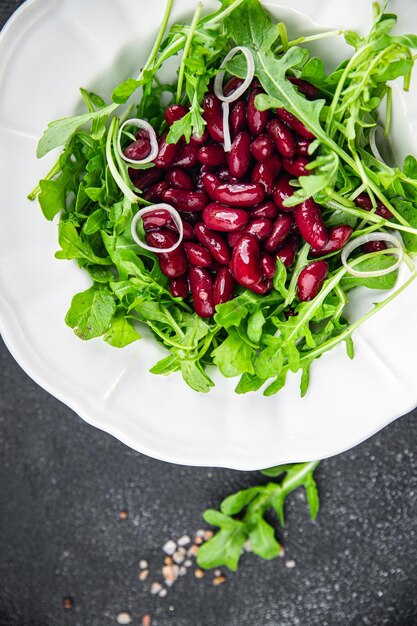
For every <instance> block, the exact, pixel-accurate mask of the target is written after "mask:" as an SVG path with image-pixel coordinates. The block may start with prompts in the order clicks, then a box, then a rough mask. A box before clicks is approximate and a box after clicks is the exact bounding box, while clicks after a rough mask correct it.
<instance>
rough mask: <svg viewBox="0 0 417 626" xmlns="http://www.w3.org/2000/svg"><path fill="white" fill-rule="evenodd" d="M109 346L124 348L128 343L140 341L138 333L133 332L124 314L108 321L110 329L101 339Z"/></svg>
mask: <svg viewBox="0 0 417 626" xmlns="http://www.w3.org/2000/svg"><path fill="white" fill-rule="evenodd" d="M103 339H104V341H107V343H109V344H110V345H111V346H114V347H115V348H124V347H125V346H128V345H129V344H130V343H133V342H134V341H137V340H138V339H140V335H139V333H138V332H137V331H136V330H135V328H134V327H133V326H132V324H131V323H130V322H129V320H128V319H127V318H126V316H125V314H124V313H120V314H119V315H115V316H114V317H113V318H112V319H111V321H110V328H109V329H108V331H107V332H106V333H105V335H104V337H103Z"/></svg>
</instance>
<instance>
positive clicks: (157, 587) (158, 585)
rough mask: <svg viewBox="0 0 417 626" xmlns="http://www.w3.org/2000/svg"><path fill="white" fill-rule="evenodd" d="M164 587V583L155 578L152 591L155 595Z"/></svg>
mask: <svg viewBox="0 0 417 626" xmlns="http://www.w3.org/2000/svg"><path fill="white" fill-rule="evenodd" d="M161 589H162V585H161V583H159V582H158V581H157V580H155V581H154V582H153V583H152V585H151V593H152V594H153V595H155V594H156V593H159V592H160V591H161Z"/></svg>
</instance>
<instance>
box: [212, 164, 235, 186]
mask: <svg viewBox="0 0 417 626" xmlns="http://www.w3.org/2000/svg"><path fill="white" fill-rule="evenodd" d="M216 176H217V178H218V179H219V181H221V182H222V183H239V182H240V180H239V179H238V178H236V176H232V175H231V173H230V172H229V170H228V169H227V167H221V168H220V169H219V170H217V172H216Z"/></svg>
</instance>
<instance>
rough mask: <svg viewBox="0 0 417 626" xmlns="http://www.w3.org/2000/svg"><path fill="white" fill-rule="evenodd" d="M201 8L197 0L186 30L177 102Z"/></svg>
mask: <svg viewBox="0 0 417 626" xmlns="http://www.w3.org/2000/svg"><path fill="white" fill-rule="evenodd" d="M202 9H203V5H202V3H201V2H199V3H198V4H197V8H196V10H195V11H194V16H193V20H192V22H191V24H190V28H189V31H188V35H187V39H186V41H185V46H184V52H183V53H182V59H181V65H180V69H179V72H178V84H177V102H180V101H181V94H182V86H183V83H184V73H185V62H186V60H187V57H188V53H189V52H190V48H191V42H192V40H193V37H194V33H195V29H196V26H197V22H198V20H199V19H200V15H201V11H202Z"/></svg>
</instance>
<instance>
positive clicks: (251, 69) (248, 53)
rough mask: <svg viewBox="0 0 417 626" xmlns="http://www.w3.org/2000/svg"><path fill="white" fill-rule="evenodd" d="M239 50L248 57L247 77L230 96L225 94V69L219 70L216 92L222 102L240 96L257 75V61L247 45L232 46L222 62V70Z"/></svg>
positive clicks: (215, 80)
mask: <svg viewBox="0 0 417 626" xmlns="http://www.w3.org/2000/svg"><path fill="white" fill-rule="evenodd" d="M238 52H241V53H242V54H243V55H244V57H245V59H246V63H247V66H248V67H247V74H246V78H245V80H244V81H243V83H242V84H241V85H240V86H239V87H238V88H237V89H235V91H234V92H233V93H231V94H230V95H229V96H225V95H224V93H223V79H224V75H225V70H223V71H220V72H218V73H217V74H216V77H215V79H214V93H215V95H216V96H217V97H218V99H219V100H221V101H222V102H229V103H230V102H234V101H235V100H237V99H238V98H240V96H241V95H242V94H243V93H244V92H245V91H246V89H247V88H248V87H249V85H250V84H251V82H252V79H253V77H254V75H255V61H254V60H253V55H252V52H251V51H250V50H249V48H246V47H245V46H236V48H232V49H231V50H230V52H229V53H228V54H226V56H225V57H224V59H223V61H222V64H221V65H220V70H221V69H222V68H223V67H225V66H226V64H227V63H228V62H229V61H230V59H232V58H233V57H234V56H235V54H237V53H238Z"/></svg>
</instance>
